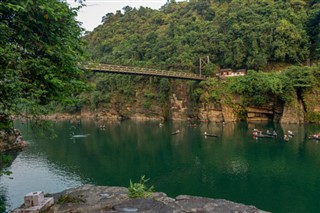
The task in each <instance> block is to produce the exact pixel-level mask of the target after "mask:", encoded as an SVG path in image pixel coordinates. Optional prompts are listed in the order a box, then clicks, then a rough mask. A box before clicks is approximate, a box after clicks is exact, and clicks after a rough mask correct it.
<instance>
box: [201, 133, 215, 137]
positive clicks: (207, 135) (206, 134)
mask: <svg viewBox="0 0 320 213" xmlns="http://www.w3.org/2000/svg"><path fill="white" fill-rule="evenodd" d="M203 135H204V136H206V137H218V135H214V134H208V133H207V132H204V133H203Z"/></svg>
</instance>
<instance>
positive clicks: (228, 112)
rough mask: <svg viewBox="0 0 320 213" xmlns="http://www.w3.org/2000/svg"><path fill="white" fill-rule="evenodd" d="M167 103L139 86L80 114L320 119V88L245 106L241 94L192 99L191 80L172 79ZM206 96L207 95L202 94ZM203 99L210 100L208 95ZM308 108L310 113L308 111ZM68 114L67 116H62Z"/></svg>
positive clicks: (214, 119)
mask: <svg viewBox="0 0 320 213" xmlns="http://www.w3.org/2000/svg"><path fill="white" fill-rule="evenodd" d="M170 86H171V88H170V91H168V96H167V100H166V102H165V103H161V104H160V103H159V99H158V95H159V94H158V91H157V89H156V88H155V87H152V86H150V84H148V85H145V86H141V85H140V86H137V88H136V90H135V93H134V95H133V96H131V97H129V99H128V97H126V98H127V99H124V95H121V94H120V93H119V94H117V93H115V94H113V95H112V96H111V100H110V102H109V103H107V104H106V103H105V104H101V105H99V106H98V107H97V108H96V109H94V110H93V109H90V108H89V107H84V108H82V110H81V114H78V115H77V116H81V117H85V118H94V119H96V120H98V121H99V120H103V121H119V120H123V119H133V120H166V119H168V120H175V121H188V120H199V121H202V122H235V121H239V120H246V121H248V122H269V121H274V122H281V123H302V122H305V121H307V122H320V98H319V97H320V88H318V89H314V90H312V91H309V92H307V93H305V94H304V95H303V97H302V100H300V99H301V97H299V100H298V97H297V96H296V95H295V97H293V101H292V102H290V103H284V102H281V101H279V100H275V101H274V102H270V103H268V104H265V105H263V106H249V107H246V108H244V107H243V106H242V100H241V97H240V96H234V97H232V100H231V101H230V100H228V101H227V100H222V101H221V103H217V102H208V101H207V100H206V102H200V103H195V102H192V101H191V98H190V96H191V94H190V93H192V91H190V88H189V85H188V83H187V81H182V80H171V82H170ZM202 96H205V95H203V94H202ZM203 99H206V97H204V98H203ZM305 111H306V112H305ZM63 117H67V116H62V118H63Z"/></svg>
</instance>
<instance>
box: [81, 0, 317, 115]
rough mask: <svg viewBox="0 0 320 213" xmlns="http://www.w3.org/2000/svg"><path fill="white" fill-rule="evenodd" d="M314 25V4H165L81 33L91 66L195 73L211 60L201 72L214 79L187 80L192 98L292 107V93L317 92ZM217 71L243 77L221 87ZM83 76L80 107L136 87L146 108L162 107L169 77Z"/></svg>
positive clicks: (109, 17) (301, 0)
mask: <svg viewBox="0 0 320 213" xmlns="http://www.w3.org/2000/svg"><path fill="white" fill-rule="evenodd" d="M319 20H320V3H319V2H317V1H312V0H289V1H285V0H281V1H274V0H262V1H260V0H250V1H249V0H248V1H241V0H226V1H224V0H220V1H218V0H211V1H210V0H198V1H196V0H194V1H191V0H190V1H189V2H186V1H182V2H175V1H168V3H167V4H166V5H164V6H163V7H162V8H161V9H160V10H152V9H150V8H145V7H140V8H138V9H137V8H131V7H129V6H127V7H124V8H123V10H119V11H117V12H116V13H115V14H113V13H108V14H106V15H105V16H104V17H103V18H102V24H101V25H100V26H98V27H97V28H95V29H94V31H93V32H87V34H86V35H85V41H86V42H87V47H86V48H87V51H88V52H89V58H90V60H92V61H93V62H99V63H106V64H119V65H128V66H138V67H151V68H158V69H162V70H175V71H182V72H194V73H199V59H200V58H204V57H209V58H210V63H209V64H208V65H207V66H206V67H205V69H204V74H205V75H206V76H208V77H212V78H209V80H208V81H205V82H202V83H200V84H195V83H190V82H189V83H188V85H189V86H188V87H189V90H190V92H189V93H190V96H191V97H190V98H191V99H192V100H193V102H195V103H199V102H203V101H205V102H217V103H221V102H222V101H224V102H225V101H226V100H228V99H230V96H231V95H242V96H243V97H244V101H243V104H242V105H243V107H245V106H247V105H249V104H251V105H263V104H265V103H267V102H270V101H274V100H279V101H281V102H290V100H292V99H293V97H295V95H294V94H298V96H299V97H300V96H303V92H304V91H305V92H306V91H308V90H309V91H310V90H314V88H318V87H319V80H318V79H319V69H320V68H319V65H317V64H318V62H319V58H320V27H319ZM309 65H313V66H312V67H309ZM223 68H232V69H234V70H235V69H246V70H249V72H248V75H247V76H246V77H244V78H235V79H232V80H228V81H227V82H221V81H219V80H217V79H216V78H214V77H215V76H216V75H215V74H216V73H217V72H218V71H219V70H220V69H223ZM88 78H89V79H90V81H91V82H92V88H91V91H90V92H88V93H85V94H82V96H81V98H80V102H79V104H80V106H82V105H86V106H87V105H91V106H92V107H93V108H99V106H100V107H101V106H107V107H108V106H109V107H110V104H109V105H108V103H110V102H111V101H112V100H111V99H112V96H115V94H116V96H117V97H119V95H120V96H121V97H125V98H124V99H125V100H123V101H122V102H130V101H134V100H132V96H133V95H134V91H135V90H136V88H137V87H139V86H138V85H144V86H142V87H143V88H144V91H145V92H144V96H145V100H144V101H145V102H146V103H147V104H145V105H147V106H146V107H147V108H148V107H149V105H150V104H151V102H152V101H151V99H152V100H154V99H157V100H156V104H160V105H161V106H165V105H168V104H167V102H168V98H169V97H168V92H169V91H170V90H172V83H170V81H169V80H167V79H157V78H153V79H151V80H150V79H148V78H143V77H130V76H129V77H128V76H121V75H107V76H106V75H96V76H88ZM140 87H141V86H140ZM316 90H317V89H316ZM153 103H155V102H153ZM312 117H313V118H312V119H310V120H313V121H314V120H318V119H320V115H312ZM315 118H316V119H315Z"/></svg>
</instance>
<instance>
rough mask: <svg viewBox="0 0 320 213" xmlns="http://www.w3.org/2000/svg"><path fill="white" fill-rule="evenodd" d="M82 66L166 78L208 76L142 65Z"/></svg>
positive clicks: (88, 68)
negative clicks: (141, 66) (143, 66)
mask: <svg viewBox="0 0 320 213" xmlns="http://www.w3.org/2000/svg"><path fill="white" fill-rule="evenodd" d="M82 68H83V69H86V70H91V71H93V72H104V73H118V74H126V75H144V76H157V77H164V78H176V79H184V80H195V81H203V80H206V77H204V76H201V75H198V74H194V73H185V72H175V71H166V70H156V69H148V68H140V67H126V66H118V65H109V64H87V65H84V66H82Z"/></svg>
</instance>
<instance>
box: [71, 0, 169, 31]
mask: <svg viewBox="0 0 320 213" xmlns="http://www.w3.org/2000/svg"><path fill="white" fill-rule="evenodd" d="M67 2H68V3H69V4H70V5H71V6H72V7H76V6H78V5H79V4H78V3H75V2H74V0H67ZM166 2H167V0H149V1H142V0H131V1H123V0H118V1H115V0H86V1H85V4H86V5H87V6H86V7H83V8H81V10H80V11H79V12H78V21H80V22H82V23H83V24H82V27H83V28H84V29H85V30H87V31H92V30H93V29H94V28H95V27H97V26H98V25H100V24H101V20H102V17H103V16H104V15H106V14H107V13H115V12H116V11H117V10H122V8H123V7H125V6H130V7H135V8H139V7H140V6H144V7H150V8H152V9H159V8H160V7H161V6H163V5H164V4H166Z"/></svg>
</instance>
